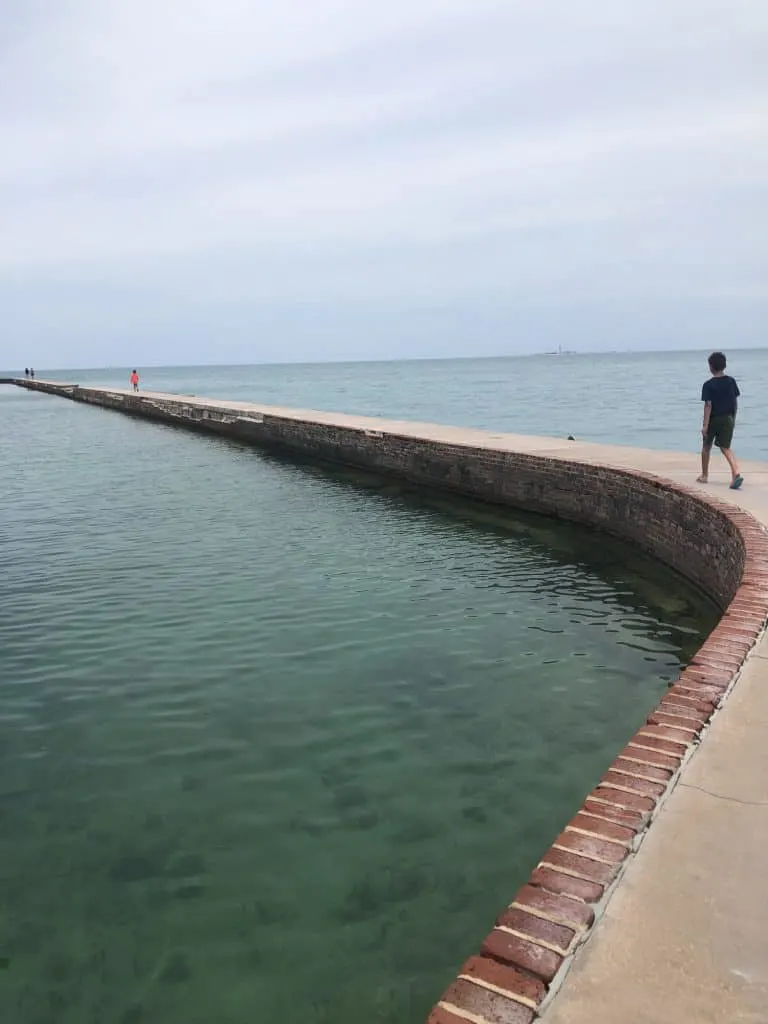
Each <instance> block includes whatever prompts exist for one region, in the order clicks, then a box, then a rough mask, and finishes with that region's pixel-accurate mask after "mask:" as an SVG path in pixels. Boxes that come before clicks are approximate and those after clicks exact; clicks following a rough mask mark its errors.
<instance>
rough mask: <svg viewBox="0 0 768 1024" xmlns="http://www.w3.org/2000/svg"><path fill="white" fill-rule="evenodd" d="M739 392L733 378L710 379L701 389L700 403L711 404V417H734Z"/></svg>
mask: <svg viewBox="0 0 768 1024" xmlns="http://www.w3.org/2000/svg"><path fill="white" fill-rule="evenodd" d="M740 394H741V392H740V391H739V385H738V384H737V383H736V381H735V380H734V379H733V377H728V376H723V377H710V379H709V380H708V381H705V383H704V387H703V388H702V389H701V400H702V402H711V403H712V415H713V416H734V415H735V414H736V399H737V398H738V397H739V395H740Z"/></svg>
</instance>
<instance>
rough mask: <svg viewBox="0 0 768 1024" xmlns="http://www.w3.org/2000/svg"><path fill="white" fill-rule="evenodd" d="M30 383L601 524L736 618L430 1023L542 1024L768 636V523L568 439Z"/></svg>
mask: <svg viewBox="0 0 768 1024" xmlns="http://www.w3.org/2000/svg"><path fill="white" fill-rule="evenodd" d="M19 383H20V384H21V385H22V386H24V387H27V388H29V389H31V390H38V391H48V392H50V393H52V394H58V395H63V396H65V397H68V398H71V399H73V400H75V401H79V402H84V403H88V404H91V405H98V406H102V407H106V408H109V409H115V410H119V411H120V412H123V413H127V414H129V415H132V416H139V417H144V418H149V419H153V420H157V421H160V422H163V423H172V424H175V425H178V426H183V427H186V428H191V429H195V430H199V431H204V432H208V433H216V434H220V435H224V436H227V437H232V438H237V439H239V440H241V441H245V442H247V443H250V444H253V445H256V446H259V447H262V448H265V449H269V450H273V451H283V452H290V453H293V454H296V455H300V456H303V457H310V458H313V459H319V460H323V461H326V462H332V463H339V464H343V465H348V466H354V467H359V468H361V469H367V470H372V471H375V472H377V473H382V474H389V475H392V476H396V477H398V478H400V479H404V480H408V481H410V482H412V483H415V484H419V485H422V486H429V487H434V488H440V489H442V490H447V491H453V492H456V493H460V494H463V495H470V496H473V497H475V498H478V499H480V500H483V501H487V502H493V503H495V504H502V505H508V506H512V507H516V508H523V509H527V510H532V511H536V512H541V513H545V514H547V515H552V516H558V517H561V518H566V519H570V520H574V521H577V522H580V523H586V524H590V525H592V526H595V527H597V528H600V529H602V530H605V531H607V532H609V533H611V534H614V535H616V536H619V537H622V538H624V539H626V540H628V541H631V542H632V543H634V544H637V545H638V546H640V547H641V548H643V549H644V550H646V551H648V552H650V553H651V554H653V555H655V556H656V557H657V558H659V559H660V560H661V561H663V562H665V563H666V564H668V565H670V566H672V567H673V568H675V569H676V570H678V571H679V572H680V573H681V574H682V575H684V576H686V577H687V578H688V579H689V580H691V581H693V582H694V583H695V584H697V585H698V586H699V587H701V588H702V589H703V590H704V591H706V592H707V593H708V594H709V595H711V596H712V597H713V598H714V599H715V600H716V601H717V602H718V604H719V605H720V607H721V609H722V610H723V612H724V614H723V617H722V619H721V621H720V623H719V625H718V626H717V627H716V629H715V630H714V631H713V633H712V634H711V635H710V636H709V637H708V639H707V640H706V642H705V643H704V645H703V646H702V648H701V649H700V650H699V652H698V653H697V655H696V656H695V658H694V659H693V661H692V663H691V664H690V665H689V666H687V667H686V668H685V669H684V671H683V672H682V673H681V675H680V677H679V679H678V680H677V681H676V682H675V683H674V684H673V685H672V686H671V688H670V689H669V692H668V693H667V694H666V695H665V696H664V698H663V699H662V701H661V702H660V704H659V706H658V707H657V708H656V709H655V710H653V711H652V712H651V713H650V715H649V716H648V720H647V723H646V724H645V725H644V726H642V727H641V728H640V729H639V730H638V732H637V733H636V734H635V736H633V737H632V738H631V739H630V740H629V741H628V743H627V745H626V747H625V748H624V749H623V750H622V751H621V753H620V754H619V756H618V757H617V759H616V760H615V762H614V763H613V764H612V765H611V766H610V767H608V770H607V771H606V774H605V775H604V777H603V778H602V779H601V781H600V782H599V783H598V785H597V786H596V788H595V789H594V790H593V791H592V792H591V793H589V794H588V795H587V796H586V798H585V800H584V803H583V805H582V807H581V808H580V809H579V810H578V812H577V813H576V815H575V816H574V818H573V819H572V820H571V821H570V822H569V823H568V824H567V825H566V826H565V828H564V829H563V831H562V833H561V834H560V835H559V836H558V837H557V838H556V839H555V841H554V843H553V844H552V846H551V847H550V849H549V850H547V851H545V852H544V854H543V856H542V858H541V861H540V862H539V864H538V866H537V867H536V868H535V870H534V871H533V873H532V875H531V877H530V879H529V880H528V882H527V883H526V885H524V886H523V887H522V889H521V890H520V891H519V892H518V893H517V894H516V895H515V897H514V899H513V900H512V902H511V903H510V904H509V906H508V907H506V908H505V909H504V910H503V911H502V913H501V914H500V916H499V918H498V919H497V921H496V922H495V925H494V927H493V928H492V930H491V931H490V933H489V934H488V936H487V937H486V938H485V940H484V942H483V943H482V946H481V949H480V952H479V954H478V955H476V956H472V957H470V959H469V960H468V961H467V962H466V963H465V964H464V966H463V967H462V968H461V971H460V972H459V975H458V977H457V978H456V979H455V980H454V982H453V983H452V984H451V985H450V986H449V987H448V989H447V990H446V991H445V993H444V994H443V996H442V998H441V999H440V1001H439V1003H438V1004H437V1006H436V1007H435V1009H434V1010H433V1012H432V1015H431V1017H430V1021H431V1024H466V1022H467V1021H471V1022H474V1024H478V1022H479V1024H483V1022H487V1024H530V1022H531V1021H533V1020H534V1018H535V1017H537V1016H538V1015H540V1014H541V1013H542V1012H543V1011H544V1009H545V1007H546V1006H547V1004H548V1003H549V1001H550V1000H551V997H552V994H553V992H554V991H555V990H556V989H557V988H558V987H559V985H560V984H561V982H562V980H563V978H564V976H565V974H566V972H567V970H568V969H569V967H570V965H571V964H572V962H573V959H574V957H575V956H577V955H578V950H579V949H580V947H581V946H582V945H583V943H584V941H585V940H586V938H587V937H588V936H589V933H590V930H591V928H592V926H593V924H594V921H595V919H596V916H599V915H600V914H601V913H602V911H603V909H604V907H605V905H606V902H607V900H608V899H609V898H610V895H611V894H612V892H613V890H614V888H615V886H616V885H617V883H618V881H619V879H620V878H621V875H622V873H623V871H624V869H625V868H626V865H627V863H628V862H629V861H630V860H631V858H632V857H633V855H634V854H635V853H636V851H637V849H638V847H639V846H640V844H641V842H642V840H643V838H644V836H645V835H646V833H647V830H648V828H649V826H650V825H651V823H652V822H653V820H654V819H655V816H656V814H657V812H658V810H659V808H660V807H661V805H662V803H663V801H664V800H665V799H666V797H667V796H668V794H669V793H670V792H671V790H672V789H673V788H674V787H675V785H676V784H677V782H678V780H679V778H680V773H681V771H682V770H683V769H684V767H685V765H686V763H687V761H688V759H689V757H690V755H691V753H692V752H693V750H694V749H695V748H696V746H697V745H698V744H699V742H700V741H701V738H702V736H703V734H704V733H705V732H706V730H707V728H708V724H709V722H710V720H711V719H712V716H713V715H714V714H715V713H716V712H717V711H718V709H719V708H720V707H721V705H722V704H723V701H724V700H725V698H726V696H727V694H728V693H729V692H730V690H731V687H732V686H733V685H734V682H735V681H736V679H737V678H738V676H739V673H740V671H741V668H742V666H743V664H744V662H745V660H746V658H747V657H748V655H749V653H750V651H751V649H752V647H753V646H754V644H755V643H756V641H757V640H758V638H759V637H760V636H761V635H762V633H763V630H764V627H765V624H766V619H767V618H768V536H767V535H766V532H765V529H764V528H763V526H762V525H761V524H760V523H759V522H758V521H757V520H756V519H754V518H753V517H752V516H751V515H750V514H749V513H747V512H745V511H742V510H740V509H738V508H736V507H735V506H733V505H730V504H728V503H726V502H722V501H719V500H717V499H715V498H712V497H709V496H708V495H704V494H702V493H701V492H700V491H698V490H696V489H695V488H691V487H687V486H684V485H681V484H679V483H675V482H673V481H671V480H665V479H662V478H659V477H657V476H654V475H650V474H648V473H646V472H643V471H641V470H638V469H633V468H627V467H626V466H621V465H608V464H605V463H602V462H600V461H596V458H595V457H594V453H593V454H591V455H590V454H589V453H587V451H586V449H587V448H588V447H589V446H578V445H577V446H574V447H573V448H572V449H568V447H567V446H563V445H558V443H557V442H555V441H551V442H549V443H548V444H542V443H537V439H528V440H526V439H523V438H517V439H515V438H512V437H510V436H508V435H507V436H504V435H492V434H483V433H482V432H480V431H463V432H462V431H456V430H451V428H437V427H420V426H419V425H408V424H393V423H390V422H389V421H383V420H382V421H377V420H368V419H362V418H360V417H346V416H341V415H333V414H326V413H302V412H297V411H292V410H275V409H269V408H264V407H258V406H254V405H248V404H246V403H235V402H220V401H215V400H210V399H199V398H195V397H185V396H172V395H159V394H151V393H145V394H138V395H136V394H132V393H130V392H126V391H122V390H119V389H118V390H106V389H95V388H80V387H77V386H73V385H58V384H51V383H49V382H45V381H40V380H35V381H21V382H19ZM538 440H539V441H541V439H538ZM457 954H458V956H460V955H461V951H457Z"/></svg>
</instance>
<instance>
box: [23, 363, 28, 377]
mask: <svg viewBox="0 0 768 1024" xmlns="http://www.w3.org/2000/svg"><path fill="white" fill-rule="evenodd" d="M24 376H25V377H28V376H29V367H28V366H25V367H24Z"/></svg>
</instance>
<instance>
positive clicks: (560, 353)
mask: <svg viewBox="0 0 768 1024" xmlns="http://www.w3.org/2000/svg"><path fill="white" fill-rule="evenodd" d="M578 354H579V353H578V352H571V351H570V350H568V349H565V350H564V349H563V346H562V345H558V346H557V351H556V352H545V353H544V355H545V356H577V355H578Z"/></svg>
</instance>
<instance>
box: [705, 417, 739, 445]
mask: <svg viewBox="0 0 768 1024" xmlns="http://www.w3.org/2000/svg"><path fill="white" fill-rule="evenodd" d="M735 423H736V418H735V417H734V416H730V415H728V416H713V417H712V418H711V419H710V421H709V430H707V437H706V440H705V441H704V447H705V448H711V447H712V444H713V443H714V444H716V445H717V447H718V448H730V447H731V442H732V441H733V428H734V425H735Z"/></svg>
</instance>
